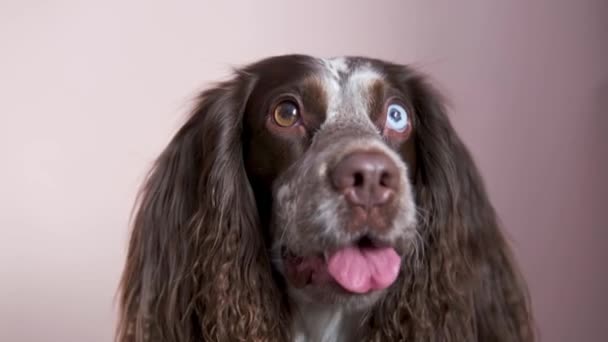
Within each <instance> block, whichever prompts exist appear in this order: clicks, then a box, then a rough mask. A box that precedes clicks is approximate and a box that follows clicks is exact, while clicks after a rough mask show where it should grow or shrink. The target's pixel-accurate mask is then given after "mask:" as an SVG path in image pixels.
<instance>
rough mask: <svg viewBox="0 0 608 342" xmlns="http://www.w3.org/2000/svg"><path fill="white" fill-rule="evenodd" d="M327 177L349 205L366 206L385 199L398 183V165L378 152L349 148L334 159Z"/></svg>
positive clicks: (369, 207) (392, 195) (388, 197)
mask: <svg viewBox="0 0 608 342" xmlns="http://www.w3.org/2000/svg"><path fill="white" fill-rule="evenodd" d="M330 177H331V182H332V184H333V186H334V187H335V189H336V190H337V191H339V192H341V193H343V194H344V195H345V199H346V200H347V201H348V202H349V203H350V204H351V205H353V206H360V207H364V208H366V209H368V210H369V209H371V208H373V207H380V206H383V205H385V204H387V203H389V202H390V201H391V200H392V199H393V198H394V197H395V192H397V190H398V186H399V169H398V168H397V166H396V165H395V163H394V162H393V161H392V160H391V159H390V158H389V157H388V156H387V155H386V154H384V153H381V152H368V151H365V152H361V151H359V152H353V153H351V154H349V155H347V156H346V157H344V158H343V159H342V160H341V161H340V162H338V164H337V165H336V166H335V167H334V168H333V170H332V171H331V174H330Z"/></svg>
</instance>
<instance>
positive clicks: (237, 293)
mask: <svg viewBox="0 0 608 342" xmlns="http://www.w3.org/2000/svg"><path fill="white" fill-rule="evenodd" d="M393 105H398V108H400V110H401V109H402V110H403V112H400V113H401V114H404V115H405V118H406V120H407V125H406V126H405V128H402V129H396V128H395V127H393V126H392V125H393V124H394V123H393V122H392V121H391V122H390V124H389V122H388V120H389V117H388V116H387V115H392V114H389V113H391V112H390V108H393V107H391V106H393ZM281 106H283V107H281ZM277 113H279V116H278V117H277ZM283 114H285V115H288V117H287V119H286V118H284V117H283V116H281V115H283ZM292 114H293V118H295V119H293V122H292V121H289V120H291V119H292V117H290V116H289V115H292ZM393 114H395V113H393ZM392 119H393V117H391V120H392ZM283 120H285V122H284V121H283ZM396 120H397V119H396ZM398 120H401V117H400V116H399V118H398ZM286 122H287V124H286ZM349 246H364V247H361V248H390V249H391V250H394V251H395V253H397V254H398V256H399V258H400V260H401V263H400V266H399V269H398V276H397V278H396V279H395V280H394V282H392V283H391V284H390V286H386V287H382V288H376V289H374V290H370V291H367V292H365V291H362V292H361V293H355V292H353V291H349V290H346V289H345V288H344V287H343V286H341V285H340V284H341V283H340V282H339V281H336V279H335V277H334V278H332V277H328V275H327V268H328V263H329V261H328V258H329V255H331V253H334V252H335V251H336V250H340V249H341V248H347V247H349ZM357 248H358V247H357ZM308 264H310V265H311V266H308ZM330 273H331V272H330ZM332 276H333V273H332ZM120 290H121V292H120V300H121V301H120V309H121V315H120V324H119V329H118V333H117V340H118V341H121V342H123V341H297V342H303V341H315V342H316V341H337V342H338V341H339V342H350V341H363V340H366V341H367V340H369V341H533V339H534V337H533V331H532V330H533V329H532V318H531V312H530V306H529V302H528V298H527V292H526V287H525V283H524V281H523V280H522V279H521V276H520V274H519V271H518V270H517V267H516V266H515V263H514V261H513V258H512V256H511V252H510V249H509V247H508V245H507V244H506V242H505V240H504V238H503V235H502V233H501V231H500V228H499V224H498V220H497V218H496V214H495V212H494V209H493V207H492V205H491V203H490V202H489V200H488V197H487V195H486V191H485V189H484V185H483V181H482V179H481V177H480V176H479V174H478V172H477V169H476V166H475V164H474V162H473V160H472V158H471V156H470V154H469V152H468V151H467V149H466V147H465V146H464V145H463V143H462V142H461V140H460V139H459V138H458V136H457V134H456V133H455V131H454V129H453V128H452V126H451V124H450V122H449V119H448V117H447V115H446V111H445V108H444V106H443V104H442V101H441V98H440V96H439V94H438V93H437V92H436V91H435V90H434V89H433V88H432V87H431V86H430V84H429V83H428V82H427V81H426V79H425V77H424V76H423V75H421V74H420V73H419V72H417V71H415V70H413V69H412V68H410V67H407V66H403V65H398V64H394V63H389V62H386V61H381V60H378V59H372V58H363V57H343V58H332V59H320V58H314V57H310V56H304V55H286V56H276V57H271V58H267V59H264V60H261V61H258V62H256V63H253V64H251V65H248V66H246V67H243V68H240V69H238V70H236V72H235V75H234V77H233V78H232V79H230V80H228V81H225V82H222V83H219V84H217V85H216V86H215V87H212V88H211V89H209V90H207V91H205V92H203V93H202V94H201V96H200V98H199V100H198V104H197V107H196V108H195V110H194V111H193V113H192V115H191V116H190V117H189V119H188V121H187V122H186V123H185V124H184V125H183V126H182V127H181V129H180V130H179V131H178V132H177V133H176V135H175V136H174V138H173V139H172V141H171V142H170V143H169V145H168V146H167V148H166V149H165V150H164V151H163V152H162V154H161V155H160V157H159V158H158V160H157V162H156V164H155V166H154V168H153V169H152V171H151V172H150V174H149V177H148V179H147V181H146V184H145V185H144V187H143V190H142V192H141V196H140V198H139V201H138V206H137V211H136V215H135V219H134V224H133V232H132V237H131V241H130V245H129V252H128V257H127V262H126V267H125V270H124V274H123V278H122V283H121V288H120Z"/></svg>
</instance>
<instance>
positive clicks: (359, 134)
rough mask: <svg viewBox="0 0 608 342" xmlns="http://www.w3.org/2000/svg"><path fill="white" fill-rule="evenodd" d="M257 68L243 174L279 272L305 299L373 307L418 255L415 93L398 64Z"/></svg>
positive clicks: (299, 60) (308, 62)
mask: <svg viewBox="0 0 608 342" xmlns="http://www.w3.org/2000/svg"><path fill="white" fill-rule="evenodd" d="M253 68H254V70H253V73H254V74H255V75H256V76H257V81H256V85H255V87H254V88H253V90H252V92H251V94H250V96H249V100H248V102H247V105H246V108H245V127H244V131H243V132H244V133H243V134H244V137H243V141H244V143H243V144H244V154H245V164H246V169H247V173H248V176H249V178H250V181H251V184H252V186H253V190H254V193H255V195H256V200H257V205H258V210H259V212H260V217H261V220H262V223H263V225H264V226H265V227H268V232H267V233H268V234H267V235H268V236H267V239H268V241H269V245H270V246H271V253H272V261H273V265H274V266H275V268H276V270H277V271H278V272H279V273H280V274H281V275H282V276H283V277H284V279H285V280H286V283H287V287H288V291H289V294H290V296H291V297H292V298H294V299H296V300H300V301H311V302H317V303H327V304H342V305H347V306H350V307H361V306H366V305H369V304H371V303H373V302H374V301H376V300H377V299H378V298H380V297H381V296H382V294H383V293H384V292H385V291H386V289H387V288H389V287H390V286H391V284H392V283H393V282H395V280H396V278H397V277H398V276H399V272H400V271H401V260H402V258H404V257H407V256H408V255H409V254H410V253H411V252H412V250H413V248H414V247H415V246H414V241H415V237H416V234H417V232H416V207H415V202H414V197H413V188H412V186H413V185H412V183H413V182H412V179H413V173H414V172H415V160H416V156H415V148H414V136H415V129H416V122H415V115H414V114H415V113H414V110H415V109H414V108H412V102H411V101H410V99H409V98H408V89H405V88H404V87H405V86H404V85H403V82H397V81H396V79H395V75H394V73H395V72H396V66H394V65H390V64H387V63H384V62H381V61H378V60H371V59H364V58H335V59H327V60H322V59H314V58H312V57H304V56H297V57H294V56H285V57H277V58H273V59H269V60H266V61H264V62H262V63H260V64H257V65H255V66H253ZM399 77H401V78H403V77H407V75H402V74H401V75H399Z"/></svg>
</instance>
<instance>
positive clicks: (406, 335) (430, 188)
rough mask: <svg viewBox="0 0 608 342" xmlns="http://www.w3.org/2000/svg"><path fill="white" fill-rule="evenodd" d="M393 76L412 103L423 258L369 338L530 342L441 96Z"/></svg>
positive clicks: (510, 268)
mask: <svg viewBox="0 0 608 342" xmlns="http://www.w3.org/2000/svg"><path fill="white" fill-rule="evenodd" d="M394 74H396V75H401V76H398V77H400V79H399V80H398V83H399V84H402V85H403V87H404V91H406V92H407V93H410V94H411V98H412V99H413V101H414V103H413V106H414V111H415V115H416V117H415V119H414V125H415V132H416V135H415V139H416V155H417V170H416V180H415V187H416V189H415V193H416V198H417V205H418V207H419V210H420V222H421V224H420V228H419V232H420V234H421V237H422V239H421V240H423V246H420V247H421V248H420V249H421V250H422V251H423V252H422V253H421V255H419V257H417V258H412V261H410V262H409V263H408V262H407V261H406V265H405V266H404V267H405V268H404V272H403V273H402V274H403V276H402V278H401V279H400V284H399V285H397V287H396V289H395V290H394V291H393V292H392V293H391V294H389V296H388V297H387V298H386V299H385V300H384V302H383V303H382V304H381V305H380V306H379V307H378V308H377V309H376V310H375V311H374V312H373V313H372V317H371V320H370V324H371V326H372V329H371V332H372V335H373V336H372V338H373V339H374V340H376V341H442V342H446V341H459V342H460V341H483V342H486V341H500V342H501V341H533V340H534V336H533V329H532V318H531V310H530V305H529V300H528V294H527V289H526V286H525V284H524V282H523V281H522V279H521V276H520V274H519V271H518V269H517V267H516V264H515V262H514V260H513V257H512V255H511V251H510V249H509V246H508V245H507V243H506V241H505V239H504V237H503V235H502V233H501V231H500V227H499V222H498V219H497V217H496V214H495V211H494V208H493V207H492V205H491V204H490V201H489V199H488V196H487V194H486V190H485V188H484V183H483V180H482V178H481V176H480V174H479V173H478V170H477V168H476V166H475V163H474V161H473V159H472V158H471V155H470V154H469V151H468V150H467V148H466V147H465V146H464V144H463V143H462V141H461V140H460V139H459V138H458V136H457V135H456V133H455V131H454V128H453V127H452V125H451V123H450V121H449V119H448V117H447V115H446V110H445V108H444V105H443V102H442V98H441V96H440V95H439V93H438V92H437V91H436V90H435V89H433V88H432V87H431V86H430V85H429V84H427V83H426V81H425V79H424V78H423V77H422V76H421V75H417V74H416V73H414V72H413V71H412V70H409V69H406V70H403V69H402V70H401V71H400V72H395V73H394Z"/></svg>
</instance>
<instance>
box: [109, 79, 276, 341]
mask: <svg viewBox="0 0 608 342" xmlns="http://www.w3.org/2000/svg"><path fill="white" fill-rule="evenodd" d="M254 83H255V80H254V79H253V76H251V75H246V74H244V73H240V74H238V75H237V76H236V77H235V78H234V79H233V80H230V81H227V82H224V83H221V84H219V85H218V86H217V87H216V88H214V89H211V90H208V91H206V92H204V93H203V94H202V95H201V96H200V98H199V101H198V106H197V108H196V109H195V110H194V112H193V114H192V115H191V116H190V117H189V119H188V121H187V122H186V123H185V124H184V125H183V126H182V127H181V129H180V130H179V131H178V132H177V134H176V135H175V136H174V137H173V139H172V140H171V142H170V143H169V145H168V146H167V147H166V149H165V150H164V151H163V152H162V154H161V155H160V157H159V158H158V160H157V161H156V163H155V165H154V167H153V169H152V170H151V172H150V174H149V176H148V178H147V181H146V183H145V185H144V187H143V189H142V191H141V194H140V199H139V201H138V202H139V205H138V208H137V211H136V212H135V214H136V215H135V217H134V224H133V231H132V236H131V239H130V243H129V249H128V256H127V263H126V267H125V269H124V273H123V278H122V281H121V287H120V294H119V295H120V318H119V320H120V321H119V328H118V331H117V340H118V341H120V342H125V341H138V342H139V341H195V340H196V341H202V340H204V341H245V340H247V341H259V340H275V339H276V340H282V338H281V336H284V334H285V332H286V330H285V328H284V327H283V324H282V322H284V319H283V318H282V312H283V311H282V308H281V305H282V304H281V301H278V300H277V298H276V297H274V296H273V294H276V293H278V290H277V291H273V286H275V285H274V282H273V280H272V279H271V273H272V272H271V266H270V262H269V260H267V256H266V253H265V246H264V241H263V239H262V233H261V231H260V227H259V224H258V217H257V210H256V206H255V201H254V198H253V193H252V190H251V188H250V185H249V182H248V180H247V176H246V174H245V169H244V165H243V159H242V142H241V131H242V127H241V125H242V121H243V120H242V116H243V110H244V106H245V102H246V100H247V97H248V95H249V93H250V91H251V89H252V87H253V84H254ZM201 338H202V339H201Z"/></svg>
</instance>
